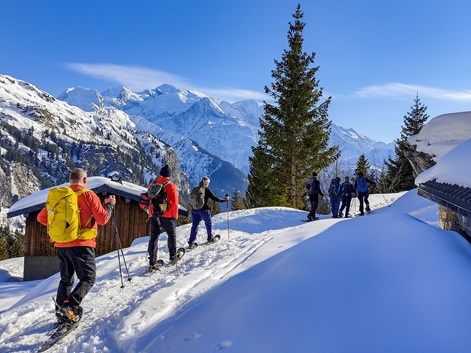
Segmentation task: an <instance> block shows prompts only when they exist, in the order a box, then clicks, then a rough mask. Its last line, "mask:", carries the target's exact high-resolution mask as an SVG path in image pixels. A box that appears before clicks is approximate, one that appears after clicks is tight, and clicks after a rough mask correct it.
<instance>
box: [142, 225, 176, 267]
mask: <svg viewBox="0 0 471 353" xmlns="http://www.w3.org/2000/svg"><path fill="white" fill-rule="evenodd" d="M159 221H160V224H161V225H162V227H160V226H159ZM176 228H177V220H176V219H175V218H164V217H159V218H158V219H156V218H155V217H152V218H151V219H150V237H149V245H148V247H147V252H148V253H149V265H150V266H154V265H155V264H156V263H157V252H158V250H159V236H160V234H161V233H163V232H165V233H167V245H168V253H169V255H170V259H172V258H174V257H175V255H176V254H177V236H176Z"/></svg>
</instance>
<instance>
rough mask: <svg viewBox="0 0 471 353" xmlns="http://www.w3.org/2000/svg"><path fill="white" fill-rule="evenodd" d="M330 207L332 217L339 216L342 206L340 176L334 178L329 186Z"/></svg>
mask: <svg viewBox="0 0 471 353" xmlns="http://www.w3.org/2000/svg"><path fill="white" fill-rule="evenodd" d="M329 198H330V208H331V210H332V218H337V217H338V215H339V207H340V178H339V177H336V178H335V179H332V181H331V183H330V186H329Z"/></svg>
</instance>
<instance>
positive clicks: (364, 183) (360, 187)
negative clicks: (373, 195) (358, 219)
mask: <svg viewBox="0 0 471 353" xmlns="http://www.w3.org/2000/svg"><path fill="white" fill-rule="evenodd" d="M368 184H371V185H376V183H375V182H374V181H371V180H370V179H368V178H365V176H364V175H363V173H362V172H358V177H357V179H356V180H355V193H356V194H357V197H358V201H359V202H360V216H364V215H365V212H364V205H363V203H364V204H365V205H366V212H369V211H371V209H370V202H369V201H368V196H369V195H370V192H369V191H368Z"/></svg>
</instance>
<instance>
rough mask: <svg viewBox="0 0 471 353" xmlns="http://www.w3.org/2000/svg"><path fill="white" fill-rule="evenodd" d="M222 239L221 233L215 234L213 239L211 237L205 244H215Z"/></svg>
mask: <svg viewBox="0 0 471 353" xmlns="http://www.w3.org/2000/svg"><path fill="white" fill-rule="evenodd" d="M219 239H221V236H220V235H219V234H216V235H214V236H213V237H212V238H211V239H209V240H208V241H207V242H206V243H204V245H209V244H214V243H216V242H218V241H219Z"/></svg>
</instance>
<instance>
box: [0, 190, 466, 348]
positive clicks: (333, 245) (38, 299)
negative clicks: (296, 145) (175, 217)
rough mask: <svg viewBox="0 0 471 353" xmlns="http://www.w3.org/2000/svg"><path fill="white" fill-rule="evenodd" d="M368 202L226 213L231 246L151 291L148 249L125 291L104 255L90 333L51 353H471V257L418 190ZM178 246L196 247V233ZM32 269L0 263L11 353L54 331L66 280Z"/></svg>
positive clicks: (165, 272) (140, 244)
mask: <svg viewBox="0 0 471 353" xmlns="http://www.w3.org/2000/svg"><path fill="white" fill-rule="evenodd" d="M396 199H397V200H396ZM370 200H371V204H372V206H373V208H374V209H375V211H374V213H373V214H372V215H370V216H365V217H357V218H353V219H332V218H330V217H327V216H325V217H321V220H319V221H316V222H311V223H303V222H301V219H304V218H305V217H306V212H302V211H297V210H293V209H287V208H261V209H251V210H244V211H236V212H230V213H229V214H227V213H222V214H220V215H217V216H215V217H214V218H213V220H214V227H215V229H217V232H218V233H220V234H221V237H222V238H221V241H219V242H218V243H216V244H214V245H210V246H201V247H198V248H196V249H194V250H192V251H190V252H188V253H187V254H186V255H185V257H184V261H183V262H182V263H181V264H179V265H178V266H177V267H175V266H173V267H164V268H163V269H162V271H161V272H160V273H157V274H155V275H154V276H152V277H149V278H145V277H142V273H143V272H144V270H145V269H146V267H147V254H146V247H147V238H141V239H138V240H137V241H136V242H135V244H133V246H132V247H130V248H128V249H124V253H125V256H126V262H127V265H128V268H129V273H130V275H131V277H132V281H131V282H127V281H126V282H125V288H124V289H121V288H120V287H121V281H120V277H119V267H118V259H117V254H116V253H110V254H107V255H104V256H101V257H100V258H98V259H97V270H98V276H97V283H96V285H95V286H94V287H93V288H92V290H91V292H90V293H89V294H88V295H87V297H86V298H85V300H84V302H83V307H84V318H83V320H82V322H81V324H80V325H79V327H78V328H77V330H76V331H74V332H73V333H72V334H70V335H69V336H68V337H67V338H65V339H64V341H63V342H61V343H60V344H58V345H57V347H53V348H52V349H51V350H50V351H51V352H118V353H120V352H123V353H124V352H126V353H130V352H136V353H137V352H149V353H151V352H175V353H184V352H193V353H194V352H196V353H200V352H214V351H220V350H226V351H228V352H240V353H242V352H243V353H250V352H270V353H272V352H280V353H292V352H323V353H324V352H329V353H330V352H361V353H367V352H372V353H373V352H374V353H378V352H401V353H402V352H414V353H415V352H427V353H430V352H454V353H455V352H469V347H471V337H469V335H467V334H466V327H470V325H471V316H470V315H469V313H470V312H471V301H470V300H469V294H470V293H471V276H470V275H469V274H470V273H471V247H470V245H469V244H468V243H467V242H466V241H465V240H464V239H463V238H462V237H461V236H459V235H458V234H457V233H454V232H448V231H442V230H440V229H438V228H437V227H436V224H437V217H438V215H437V206H436V205H435V204H433V203H431V202H429V201H428V200H426V199H423V198H421V197H419V196H417V195H416V191H415V190H413V191H411V192H409V193H406V194H393V195H384V196H383V195H371V197H370ZM393 201H395V202H393ZM390 203H391V205H389V204H390ZM356 207H358V205H356ZM381 207H382V208H381ZM228 215H229V226H230V232H229V233H228V230H227V225H228V219H227V216H228ZM177 234H178V241H179V244H180V245H181V246H184V245H185V244H186V241H187V237H188V234H189V225H186V226H182V227H179V228H178V230H177ZM204 238H205V232H204V227H200V231H199V241H200V242H202V241H203V239H204ZM160 244H161V247H162V250H161V253H160V255H161V256H162V258H163V259H165V260H167V258H168V254H167V253H166V251H167V249H166V246H165V244H166V239H165V237H162V239H161V243H160ZM21 267H22V262H21V259H12V260H7V261H3V262H0V352H2V353H3V352H31V351H34V349H36V348H37V347H38V346H39V345H40V343H41V342H42V341H43V340H45V339H46V337H47V333H48V331H49V330H50V329H51V326H52V324H53V322H54V314H53V302H52V300H51V297H52V296H54V295H55V291H56V288H57V283H58V275H54V276H52V277H50V278H48V279H46V280H44V281H36V282H33V283H32V282H25V283H23V282H21V281H18V277H21ZM125 280H126V277H125Z"/></svg>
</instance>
